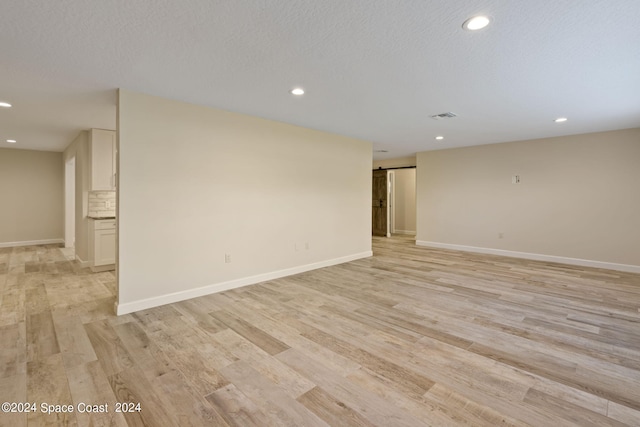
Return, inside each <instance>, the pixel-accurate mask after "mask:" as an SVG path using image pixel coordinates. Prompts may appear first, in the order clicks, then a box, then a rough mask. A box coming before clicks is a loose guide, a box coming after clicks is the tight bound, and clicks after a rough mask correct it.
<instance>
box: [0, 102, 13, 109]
mask: <svg viewBox="0 0 640 427" xmlns="http://www.w3.org/2000/svg"><path fill="white" fill-rule="evenodd" d="M0 107H4V108H11V104H9V103H8V102H0Z"/></svg>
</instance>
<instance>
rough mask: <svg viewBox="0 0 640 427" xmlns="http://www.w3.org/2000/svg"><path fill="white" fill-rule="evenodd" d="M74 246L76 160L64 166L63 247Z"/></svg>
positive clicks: (70, 160)
mask: <svg viewBox="0 0 640 427" xmlns="http://www.w3.org/2000/svg"><path fill="white" fill-rule="evenodd" d="M75 245H76V158H75V156H74V157H71V158H70V159H69V160H67V161H66V162H65V165H64V247H65V248H75Z"/></svg>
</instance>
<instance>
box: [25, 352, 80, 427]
mask: <svg viewBox="0 0 640 427" xmlns="http://www.w3.org/2000/svg"><path fill="white" fill-rule="evenodd" d="M27 375H28V378H27V402H34V403H36V405H37V408H38V410H37V411H35V412H30V413H29V414H28V415H27V420H28V424H29V425H38V426H40V425H42V426H76V425H77V422H76V413H75V411H69V412H57V411H54V412H52V413H46V412H43V411H42V410H41V405H42V404H43V403H44V404H47V407H48V405H54V406H55V405H66V406H68V405H73V399H72V398H71V392H70V390H69V383H68V380H67V376H66V372H65V369H64V362H63V361H62V355H61V354H60V353H57V354H53V355H50V356H48V357H39V358H38V359H37V360H33V361H30V362H29V363H28V364H27Z"/></svg>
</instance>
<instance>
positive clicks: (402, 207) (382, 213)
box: [371, 166, 416, 237]
mask: <svg viewBox="0 0 640 427" xmlns="http://www.w3.org/2000/svg"><path fill="white" fill-rule="evenodd" d="M371 206H372V208H371V211H372V212H371V214H372V221H371V225H372V233H371V234H372V235H374V236H381V237H391V235H393V234H401V235H410V236H415V234H416V168H415V166H411V167H402V168H389V169H376V170H374V171H373V183H372V204H371Z"/></svg>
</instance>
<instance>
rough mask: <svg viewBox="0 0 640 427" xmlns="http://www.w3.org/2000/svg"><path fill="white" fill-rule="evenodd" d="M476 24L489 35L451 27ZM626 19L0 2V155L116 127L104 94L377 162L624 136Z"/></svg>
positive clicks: (637, 112) (638, 110)
mask: <svg viewBox="0 0 640 427" xmlns="http://www.w3.org/2000/svg"><path fill="white" fill-rule="evenodd" d="M478 13H484V14H489V15H490V16H491V17H492V18H493V22H492V24H491V25H490V26H489V27H487V28H485V29H484V30H481V31H478V32H468V31H465V30H463V29H462V28H461V25H462V23H463V21H464V20H465V19H467V18H469V17H470V16H473V15H475V14H478ZM639 22H640V1H638V0H536V1H519V0H518V1H514V0H484V1H479V0H478V1H476V0H456V1H443V0H348V1H344V0H297V1H293V0H292V1H283V0H243V1H240V0H226V1H220V0H181V1H174V0H135V1H132V0H56V1H42V0H19V1H10V0H5V1H2V2H0V100H6V101H9V102H11V103H12V104H14V108H12V109H0V147H7V146H9V145H8V144H7V143H5V142H4V141H5V140H6V139H7V138H13V139H17V140H18V141H19V143H18V144H16V145H15V146H14V147H15V148H30V149H44V150H57V151H60V150H63V149H64V148H65V147H66V145H68V143H69V142H70V141H71V140H72V139H73V138H74V137H75V136H76V134H77V133H78V131H80V130H81V129H87V128H90V127H97V128H111V129H114V128H115V111H116V110H115V102H116V88H119V87H121V88H125V89H129V90H133V91H139V92H144V93H149V94H153V95H158V96H163V97H167V98H171V99H176V100H181V101H186V102H191V103H195V104H202V105H207V106H211V107H217V108H222V109H226V110H231V111H237V112H241V113H246V114H251V115H256V116H260V117H265V118H269V119H274V120H279V121H283V122H288V123H293V124H297V125H300V126H305V127H310V128H315V129H321V130H325V131H329V132H334V133H339V134H343V135H348V136H353V137H357V138H362V139H366V140H370V141H372V142H373V143H374V149H384V150H388V153H384V154H382V153H374V154H375V158H376V159H384V158H393V157H401V156H405V155H412V154H414V153H415V152H418V151H424V150H430V149H438V148H443V147H458V146H467V145H477V144H488V143H495V142H504V141H513V140H522V139H532V138H541V137H548V136H558V135H567V134H577V133H585V132H594V131H602V130H610V129H621V128H629V127H638V126H640V25H639V24H638V23H639ZM298 85H300V86H302V87H304V88H305V89H306V90H307V94H306V95H304V96H303V97H301V98H296V97H293V96H292V95H291V94H289V93H288V91H289V90H290V89H291V88H292V87H294V86H298ZM446 111H453V112H455V113H457V114H458V117H457V118H455V119H451V120H447V121H434V120H432V119H430V118H429V116H430V115H432V114H437V113H442V112H446ZM558 116H567V117H569V121H568V122H566V123H564V124H561V125H559V124H556V123H554V122H553V119H554V118H556V117H558ZM439 134H442V135H444V136H445V140H444V141H441V142H438V141H435V140H434V137H435V136H436V135H439Z"/></svg>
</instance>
